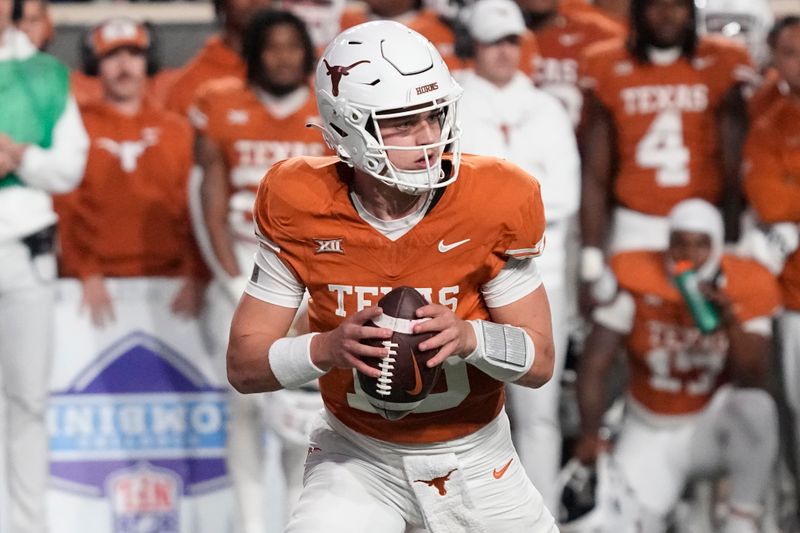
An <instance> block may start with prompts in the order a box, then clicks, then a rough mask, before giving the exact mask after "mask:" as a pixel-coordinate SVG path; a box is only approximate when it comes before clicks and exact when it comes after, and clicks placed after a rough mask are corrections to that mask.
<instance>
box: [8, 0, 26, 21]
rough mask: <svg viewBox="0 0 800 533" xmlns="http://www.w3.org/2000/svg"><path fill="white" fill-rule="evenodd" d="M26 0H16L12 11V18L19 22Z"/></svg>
mask: <svg viewBox="0 0 800 533" xmlns="http://www.w3.org/2000/svg"><path fill="white" fill-rule="evenodd" d="M24 1H25V0H14V9H13V10H12V11H11V20H12V21H13V22H19V21H20V20H22V13H23V12H22V3H23V2H24Z"/></svg>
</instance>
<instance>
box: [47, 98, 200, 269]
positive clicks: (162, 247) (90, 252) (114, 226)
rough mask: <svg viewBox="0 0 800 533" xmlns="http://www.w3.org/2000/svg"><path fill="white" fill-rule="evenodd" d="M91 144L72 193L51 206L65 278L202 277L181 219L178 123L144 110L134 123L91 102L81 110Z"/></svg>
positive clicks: (183, 165)
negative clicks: (60, 218)
mask: <svg viewBox="0 0 800 533" xmlns="http://www.w3.org/2000/svg"><path fill="white" fill-rule="evenodd" d="M82 118H83V122H84V124H85V126H86V130H87V132H88V134H89V138H90V140H91V145H90V148H89V155H88V160H87V165H86V171H85V173H84V177H83V181H82V182H81V184H80V186H79V187H78V188H77V189H76V190H75V191H73V192H72V193H70V194H68V195H66V196H63V197H61V198H60V200H59V202H58V203H57V205H58V206H59V208H60V209H61V210H63V211H66V212H65V213H64V219H65V220H68V221H69V224H65V225H64V226H63V227H62V235H61V248H62V251H63V256H62V265H61V266H62V272H63V273H64V275H66V276H75V277H86V276H88V275H91V274H104V275H106V276H182V275H190V274H198V273H201V272H203V268H202V261H201V260H200V257H199V253H198V252H197V249H196V247H195V246H194V241H193V239H192V233H191V228H190V224H189V214H188V206H187V202H188V193H187V181H188V177H189V171H190V169H191V166H192V142H193V136H192V131H191V128H190V126H189V124H188V123H187V122H186V120H185V119H183V118H182V117H180V116H178V115H176V114H174V113H169V112H165V111H164V110H163V108H161V107H160V106H158V105H155V104H152V103H146V104H145V105H144V106H143V108H142V109H141V111H140V112H139V113H138V114H136V115H135V116H126V115H122V114H120V113H119V112H118V111H116V110H115V109H114V108H112V107H111V106H109V105H108V104H106V103H104V102H103V101H97V102H95V103H92V104H89V105H87V106H85V107H84V108H83V109H82Z"/></svg>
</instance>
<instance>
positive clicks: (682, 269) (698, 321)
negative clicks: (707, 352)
mask: <svg viewBox="0 0 800 533" xmlns="http://www.w3.org/2000/svg"><path fill="white" fill-rule="evenodd" d="M692 266H693V265H692V262H691V261H679V262H678V263H676V264H675V276H674V277H673V280H674V281H675V285H677V287H678V290H679V291H680V292H681V295H682V296H683V299H684V300H685V301H686V305H688V306H689V312H690V313H691V314H692V318H693V319H694V323H695V325H696V326H697V329H699V330H700V331H701V332H702V333H704V334H706V333H711V332H712V331H714V330H715V329H717V328H718V327H719V325H720V318H719V313H718V312H717V309H716V308H715V307H714V305H713V304H712V303H711V302H709V301H708V300H706V298H705V296H703V293H701V292H700V287H699V283H698V279H697V273H696V272H695V271H694V269H693V268H692Z"/></svg>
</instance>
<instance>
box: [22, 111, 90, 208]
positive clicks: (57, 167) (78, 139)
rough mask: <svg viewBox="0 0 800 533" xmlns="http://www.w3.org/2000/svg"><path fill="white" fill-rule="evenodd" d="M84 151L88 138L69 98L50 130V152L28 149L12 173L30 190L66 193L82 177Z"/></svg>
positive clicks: (84, 159) (87, 146)
mask: <svg viewBox="0 0 800 533" xmlns="http://www.w3.org/2000/svg"><path fill="white" fill-rule="evenodd" d="M88 150H89V137H88V135H87V134H86V129H85V128H84V127H83V122H82V121H81V116H80V112H79V111H78V105H77V104H76V103H75V98H74V97H73V96H72V95H70V97H69V100H68V101H67V105H66V107H65V109H64V112H63V113H62V114H61V116H60V117H59V119H58V121H57V122H56V124H55V126H54V128H53V143H52V145H51V146H50V148H41V147H39V146H36V145H28V147H27V148H26V149H25V152H24V153H23V155H22V162H21V163H20V166H19V168H18V169H17V171H16V172H17V175H18V176H19V177H20V178H21V179H22V180H23V181H24V182H25V183H26V184H27V185H30V186H31V187H35V188H37V189H42V190H45V191H49V192H56V193H63V192H68V191H71V190H72V189H74V188H75V187H76V186H77V185H78V183H80V181H81V178H82V177H83V171H84V169H85V167H86V156H87V152H88Z"/></svg>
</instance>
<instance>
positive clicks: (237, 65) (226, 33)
mask: <svg viewBox="0 0 800 533" xmlns="http://www.w3.org/2000/svg"><path fill="white" fill-rule="evenodd" d="M269 4H270V2H269V0H214V13H215V14H216V16H217V20H218V21H219V23H220V24H221V25H222V31H221V32H220V33H219V34H218V35H214V36H213V37H211V38H210V39H208V41H206V44H205V46H204V47H203V49H202V50H200V51H199V52H198V53H197V55H195V56H194V58H193V59H192V60H191V61H190V62H189V63H188V64H187V65H186V66H185V67H184V68H183V71H182V72H181V74H180V76H178V78H177V79H176V80H174V82H173V83H172V86H171V87H170V89H169V91H168V94H167V96H166V106H167V108H168V109H170V110H172V111H177V112H178V113H181V114H182V115H185V114H186V113H187V112H188V110H189V107H191V105H192V103H193V102H194V99H195V97H196V96H197V89H198V88H199V87H200V86H202V85H203V84H204V83H205V82H207V81H208V80H212V79H217V78H225V77H228V76H233V77H237V78H239V79H244V77H245V65H244V62H243V61H242V58H241V56H240V53H241V50H242V36H243V33H244V30H245V28H246V27H247V24H248V22H249V21H250V18H251V17H252V16H253V14H254V13H255V12H256V11H257V10H258V9H261V8H265V7H269Z"/></svg>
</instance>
